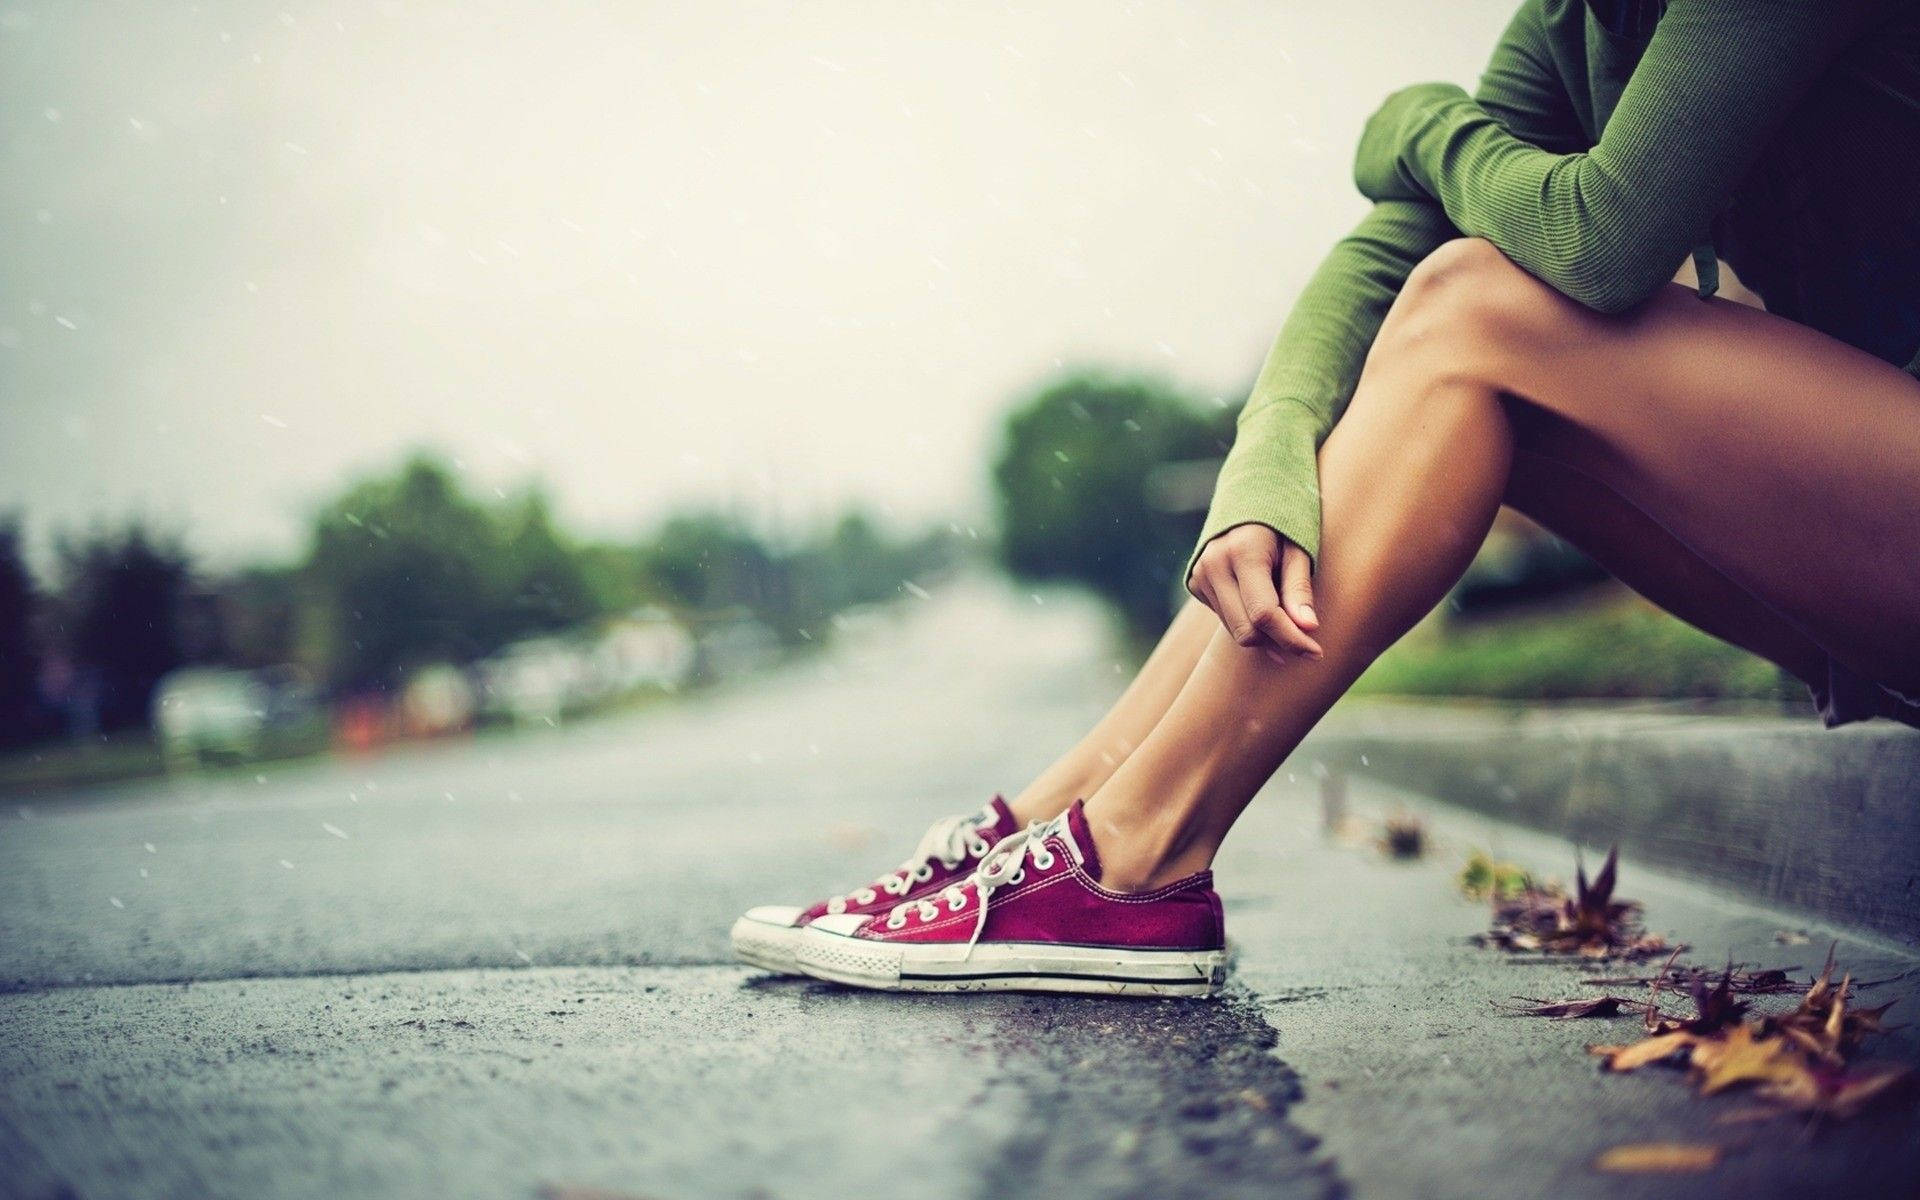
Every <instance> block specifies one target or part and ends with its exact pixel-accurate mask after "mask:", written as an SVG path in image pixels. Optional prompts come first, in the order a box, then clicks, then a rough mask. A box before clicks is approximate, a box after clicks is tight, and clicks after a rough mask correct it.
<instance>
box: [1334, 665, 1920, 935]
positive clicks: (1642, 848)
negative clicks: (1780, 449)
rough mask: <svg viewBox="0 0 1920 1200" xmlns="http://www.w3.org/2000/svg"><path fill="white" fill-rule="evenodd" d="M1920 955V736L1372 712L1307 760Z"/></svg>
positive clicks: (1693, 721) (1717, 719)
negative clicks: (1799, 912) (1867, 932)
mask: <svg viewBox="0 0 1920 1200" xmlns="http://www.w3.org/2000/svg"><path fill="white" fill-rule="evenodd" d="M1315 760H1318V761H1319V762H1321V763H1323V764H1324V765H1325V766H1326V768H1327V769H1329V770H1333V771H1349V772H1354V773H1358V774H1365V775H1370V776H1372V777H1375V778H1378V779H1382V780H1385V781H1387V782H1389V783H1392V784H1394V785H1396V786H1399V787H1403V788H1407V789H1409V790H1412V791H1416V792H1419V793H1421V794H1424V795H1428V796H1432V797H1435V798H1436V799H1440V800H1444V801H1447V802H1448V803H1451V804H1456V805H1460V806H1462V807H1465V808H1469V809H1473V810H1476V811H1479V812H1484V813H1487V814H1489V815H1491V816H1495V817H1498V818H1500V819H1501V820H1506V821H1513V822H1516V823H1518V824H1522V825H1528V826H1532V827H1534V828H1536V829H1541V830H1544V831H1546V832H1549V833H1555V834H1561V835H1564V836H1566V837H1568V838H1572V839H1574V840H1577V841H1580V842H1584V843H1587V844H1592V845H1608V844H1611V843H1615V842H1617V843H1619V845H1620V848H1621V853H1622V854H1624V855H1628V856H1630V857H1633V858H1637V859H1640V860H1643V861H1647V862H1654V863H1659V864H1660V865H1662V866H1665V867H1668V868H1670V869H1672V870H1675V871H1678V872H1681V873H1683V874H1688V875H1692V876H1694V877H1695V878H1698V879H1701V880H1704V881H1707V882H1710V883H1713V884H1716V885H1721V886H1725V887H1728V888H1731V889H1733V890H1735V891H1738V892H1741V893H1744V894H1745V895H1747V896H1750V897H1754V898H1758V899H1763V900H1767V901H1771V902H1775V903H1779V904H1784V905H1789V906H1792V907H1795V908H1800V909H1804V910H1809V911H1811V912H1815V913H1818V914H1820V915H1821V916H1823V917H1827V918H1829V919H1831V920H1834V921H1837V922H1840V923H1843V924H1847V925H1852V926H1856V927H1860V928H1864V929H1871V930H1874V931H1876V932H1878V933H1881V934H1885V935H1887V936H1890V937H1893V938H1895V939H1897V940H1899V941H1901V942H1904V943H1906V944H1909V945H1920V731H1916V730H1912V729H1908V728H1906V727H1904V726H1899V725H1894V724H1892V723H1890V722H1885V721H1873V722H1868V723H1866V724H1863V725H1852V726H1848V727H1846V728H1843V729H1838V730H1827V729H1823V728H1822V727H1821V726H1820V725H1819V724H1818V722H1816V721H1813V720H1809V719H1806V718H1787V717H1780V716H1761V715H1753V713H1752V710H1751V709H1748V710H1746V711H1745V712H1739V711H1728V710H1725V709H1717V708H1713V707H1701V706H1696V705H1630V706H1610V707H1598V706H1579V707H1562V706H1553V705H1548V706H1538V705H1530V706H1527V707H1524V708H1520V707H1508V706H1504V705H1483V704H1473V703H1461V704H1415V703H1404V702H1393V701H1367V702H1355V703H1353V704H1350V705H1345V706H1342V707H1341V708H1340V709H1339V710H1338V711H1337V712H1336V713H1335V714H1334V716H1333V717H1331V718H1330V719H1329V720H1328V721H1327V722H1326V723H1324V724H1323V726H1322V727H1321V729H1320V730H1319V731H1317V732H1316V733H1315V734H1314V736H1313V737H1312V738H1311V739H1310V740H1309V741H1308V742H1307V744H1306V745H1305V746H1303V747H1302V749H1301V751H1300V754H1299V761H1309V762H1311V761H1315Z"/></svg>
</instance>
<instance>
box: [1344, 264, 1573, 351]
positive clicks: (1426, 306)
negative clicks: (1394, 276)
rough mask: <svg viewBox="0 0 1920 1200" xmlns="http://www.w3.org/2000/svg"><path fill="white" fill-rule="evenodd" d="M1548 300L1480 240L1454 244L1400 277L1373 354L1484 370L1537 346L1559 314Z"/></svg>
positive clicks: (1539, 286) (1539, 285)
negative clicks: (1401, 282) (1403, 278)
mask: <svg viewBox="0 0 1920 1200" xmlns="http://www.w3.org/2000/svg"><path fill="white" fill-rule="evenodd" d="M1553 300H1555V296H1553V290H1551V288H1549V286H1548V284H1544V282H1540V280H1538V278H1534V276H1532V275H1526V271H1523V269H1521V267H1517V265H1515V263H1513V259H1509V257H1507V255H1505V253H1501V252H1500V248H1496V246H1494V244H1492V242H1488V240H1486V238H1455V240H1452V242H1444V244H1442V246H1438V248H1436V250H1434V252H1432V253H1428V255H1427V257H1425V259H1421V263H1419V265H1417V267H1415V269H1413V273H1411V275H1407V282H1405V284H1404V286H1402V288H1400V296H1398V298H1396V300H1394V307H1392V309H1390V311H1388V315H1386V323H1384V324H1382V326H1380V342H1379V349H1380V351H1382V353H1394V355H1417V357H1423V359H1438V361H1444V363H1446V365H1450V367H1453V369H1459V371H1469V372H1475V374H1478V372H1482V371H1492V369H1496V367H1498V363H1500V361H1501V357H1505V355H1511V353H1517V351H1526V348H1528V346H1530V344H1540V334H1544V332H1546V323H1549V321H1553V319H1555V315H1557V311H1559V307H1561V305H1557V303H1553Z"/></svg>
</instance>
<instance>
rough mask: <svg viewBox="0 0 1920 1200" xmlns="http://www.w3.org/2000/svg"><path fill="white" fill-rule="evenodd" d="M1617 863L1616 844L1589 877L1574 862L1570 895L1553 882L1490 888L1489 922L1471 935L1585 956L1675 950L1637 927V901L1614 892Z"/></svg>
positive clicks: (1489, 942) (1502, 944)
mask: <svg viewBox="0 0 1920 1200" xmlns="http://www.w3.org/2000/svg"><path fill="white" fill-rule="evenodd" d="M1619 863H1620V851H1619V849H1618V847H1616V848H1615V849H1613V850H1612V851H1610V852H1608V854H1607V861H1606V863H1605V864H1604V865H1603V866H1602V867H1601V868H1600V873H1599V874H1597V875H1595V876H1594V877H1593V879H1592V880H1591V881H1589V880H1588V879H1587V872H1586V868H1585V867H1584V866H1577V867H1576V868H1575V874H1574V893H1573V894H1572V895H1568V894H1567V891H1566V889H1565V888H1563V887H1560V886H1558V885H1557V884H1547V885H1534V884H1531V883H1529V884H1528V885H1527V886H1525V887H1522V888H1520V889H1519V890H1518V891H1515V892H1501V891H1499V890H1494V891H1493V893H1492V898H1493V923H1492V925H1491V927H1489V928H1488V930H1487V932H1485V933H1483V934H1480V935H1479V936H1478V937H1477V938H1476V939H1475V940H1476V941H1478V942H1479V943H1480V944H1481V945H1483V946H1495V947H1498V948H1499V949H1502V950H1510V951H1515V952H1533V951H1539V952H1541V953H1544V954H1564V955H1569V956H1572V957H1576V958H1589V959H1626V960H1628V961H1637V960H1639V959H1645V958H1652V957H1653V956H1655V955H1658V954H1665V953H1668V952H1670V951H1673V950H1674V949H1676V948H1675V947H1673V946H1671V945H1669V944H1668V943H1667V941H1666V939H1664V938H1661V937H1658V936H1656V935H1653V934H1649V933H1647V932H1646V931H1645V930H1644V929H1642V928H1641V927H1640V905H1639V904H1638V903H1636V902H1634V901H1632V900H1615V899H1614V898H1613V887H1614V883H1615V881H1616V879H1617V878H1618V872H1619ZM1472 867H1473V864H1469V870H1470V871H1471V870H1472ZM1465 881H1466V878H1465V877H1463V883H1464V882H1465Z"/></svg>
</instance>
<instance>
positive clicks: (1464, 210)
mask: <svg viewBox="0 0 1920 1200" xmlns="http://www.w3.org/2000/svg"><path fill="white" fill-rule="evenodd" d="M1872 7H1873V4H1872V3H1871V0H1831V2H1829V3H1824V4H1814V3H1810V2H1809V0H1672V3H1671V4H1670V5H1669V6H1668V8H1667V10H1666V12H1665V14H1664V15H1663V16H1662V17H1661V18H1660V21H1659V24H1658V25H1657V26H1656V27H1655V29H1654V32H1653V37H1652V39H1651V41H1649V43H1648V45H1647V47H1646V50H1645V52H1644V53H1643V54H1642V55H1641V57H1640V61H1639V63H1638V65H1637V66H1635V68H1634V69H1633V73H1632V76H1631V77H1630V78H1629V79H1628V80H1627V83H1626V87H1625V88H1624V90H1622V92H1621V93H1620V100H1619V103H1618V105H1617V106H1616V107H1615V108H1614V111H1613V113H1612V115H1611V116H1610V117H1609V118H1608V119H1607V121H1606V127H1605V129H1604V131H1603V132H1602V134H1601V136H1600V138H1599V141H1598V142H1597V143H1596V144H1595V145H1593V146H1592V147H1591V148H1590V149H1585V150H1576V151H1573V152H1556V151H1555V150H1553V149H1551V148H1542V147H1541V146H1538V145H1533V144H1529V143H1528V142H1527V141H1526V140H1523V139H1521V138H1518V137H1515V136H1514V135H1513V134H1512V133H1511V132H1510V131H1508V130H1507V129H1504V128H1502V125H1501V122H1500V120H1499V119H1498V116H1497V114H1495V113H1492V112H1491V111H1489V110H1488V109H1487V108H1486V106H1485V105H1484V104H1483V103H1477V102H1476V101H1474V100H1472V99H1469V98H1468V97H1467V96H1466V94H1465V93H1463V92H1462V91H1461V90H1460V89H1459V88H1457V87H1454V86H1452V85H1451V84H1421V85H1418V86H1416V87H1412V88H1408V89H1406V90H1404V91H1401V92H1397V93H1395V94H1394V95H1393V96H1392V97H1390V98H1389V99H1388V100H1387V102H1386V104H1385V105H1384V106H1383V107H1382V108H1381V109H1380V111H1379V112H1378V113H1377V114H1375V116H1374V117H1373V119H1372V120H1370V121H1369V122H1368V124H1367V128H1366V132H1365V134H1364V135H1363V136H1362V138H1361V141H1360V150H1359V153H1358V155H1357V157H1356V159H1355V163H1354V177H1355V182H1356V183H1357V184H1358V185H1359V186H1360V190H1361V192H1362V193H1364V194H1366V195H1367V196H1369V197H1371V198H1374V199H1381V198H1400V199H1405V198H1410V197H1414V196H1426V197H1432V198H1434V199H1436V200H1438V201H1439V202H1440V203H1441V205H1442V206H1443V207H1445V209H1446V212H1447V215H1448V217H1449V218H1451V220H1452V221H1453V224H1454V225H1455V226H1457V227H1458V228H1459V229H1460V230H1461V231H1463V232H1465V233H1468V234H1472V235H1475V236H1479V237H1484V238H1486V239H1488V240H1489V241H1491V242H1492V243H1493V244H1494V245H1496V246H1498V247H1500V249H1501V250H1502V251H1504V252H1505V253H1506V255H1507V256H1508V257H1509V258H1511V259H1513V260H1514V261H1515V262H1516V263H1518V264H1520V265H1521V266H1522V267H1524V268H1526V269H1527V270H1528V271H1530V272H1532V273H1533V274H1534V275H1536V276H1538V277H1539V278H1541V279H1543V280H1545V281H1546V282H1548V283H1550V284H1552V285H1553V286H1554V287H1555V288H1556V289H1557V290H1559V291H1560V292H1562V293H1564V294H1565V295H1567V296H1569V297H1571V298H1573V299H1574V300H1577V301H1579V302H1580V303H1582V304H1585V305H1587V306H1588V307H1590V308H1593V309H1596V310H1598V311H1601V312H1619V311H1622V310H1624V309H1626V308H1630V307H1632V306H1633V305H1634V304H1637V303H1639V302H1640V301H1641V300H1644V299H1646V298H1647V297H1648V296H1650V295H1652V294H1653V292H1654V291H1655V290H1656V289H1658V288H1659V287H1660V286H1661V285H1662V284H1664V283H1666V282H1667V281H1668V280H1670V279H1672V278H1673V274H1674V271H1675V270H1676V269H1677V268H1678V267H1679V265H1680V263H1681V260H1682V259H1684V258H1685V257H1686V254H1687V252H1688V251H1689V250H1691V249H1693V248H1694V247H1695V246H1698V245H1700V244H1702V243H1704V242H1705V241H1707V240H1708V237H1709V231H1710V226H1711V223H1712V220H1713V217H1714V215H1715V213H1717V212H1718V210H1719V209H1720V207H1721V206H1722V205H1723V204H1724V203H1725V202H1726V200H1727V198H1728V197H1729V196H1730V194H1731V193H1732V191H1733V189H1734V188H1735V187H1736V186H1737V185H1738V184H1739V182H1740V180H1741V178H1742V177H1743V176H1744V175H1745V174H1746V172H1747V170H1748V169H1749V168H1750V167H1751V165H1752V163H1753V160H1754V158H1755V156H1756V155H1757V154H1758V153H1759V151H1760V149H1761V148H1762V147H1763V146H1764V145H1765V144H1766V141H1767V139H1768V138H1769V137H1770V136H1771V135H1772V133H1773V132H1774V130H1775V129H1776V128H1777V127H1778V126H1779V124H1780V122H1781V121H1782V120H1783V119H1784V118H1785V117H1786V115H1787V114H1788V113H1790V112H1791V111H1792V109H1793V108H1794V106H1795V105H1796V104H1797V103H1798V102H1799V100H1800V98H1801V97H1802V95H1804V94H1805V92H1806V90H1807V88H1808V87H1809V86H1810V85H1811V84H1812V83H1813V82H1814V81H1815V80H1816V79H1818V78H1819V77H1820V75H1821V74H1822V73H1823V72H1824V71H1825V70H1826V69H1827V68H1828V66H1829V65H1830V64H1831V63H1832V61H1833V59H1834V57H1835V56H1836V55H1837V54H1838V53H1839V52H1840V50H1841V49H1843V48H1844V47H1845V46H1846V45H1847V44H1848V43H1849V42H1851V41H1852V40H1853V39H1854V38H1856V37H1857V36H1858V35H1859V32H1860V30H1861V28H1862V26H1863V23H1864V21H1865V19H1866V17H1867V16H1868V13H1869V10H1870V9H1871V8H1872ZM1593 36H1596V37H1598V36H1604V35H1602V34H1599V33H1596V34H1594V35H1593Z"/></svg>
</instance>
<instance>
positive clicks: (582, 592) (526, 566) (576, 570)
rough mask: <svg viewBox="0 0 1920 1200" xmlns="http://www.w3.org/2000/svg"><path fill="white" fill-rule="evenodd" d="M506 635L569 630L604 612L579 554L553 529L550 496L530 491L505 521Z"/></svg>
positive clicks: (503, 530)
mask: <svg viewBox="0 0 1920 1200" xmlns="http://www.w3.org/2000/svg"><path fill="white" fill-rule="evenodd" d="M501 523H502V525H503V529H502V543H503V546H502V548H503V550H504V552H505V559H504V561H503V563H502V566H503V569H504V578H503V580H502V583H503V584H504V585H505V589H506V596H505V600H506V603H507V608H506V612H505V613H504V614H503V620H504V624H505V629H504V633H506V634H507V635H508V636H512V637H520V636H524V635H526V634H529V633H541V632H545V631H548V630H553V629H565V628H567V627H569V626H573V625H578V624H581V623H582V622H585V621H587V620H589V619H590V618H592V617H595V616H598V615H599V614H600V613H601V612H602V611H604V610H603V609H602V608H601V606H600V601H599V598H598V597H597V596H596V595H595V594H594V587H593V583H592V581H591V580H589V578H588V576H587V571H586V566H585V563H584V561H583V559H582V556H581V554H580V552H579V551H578V550H576V549H575V548H574V546H573V545H572V543H571V542H570V541H568V540H567V539H566V538H565V537H563V536H562V535H561V533H560V532H559V530H557V529H555V528H554V524H553V510H552V506H551V505H550V504H549V503H548V501H547V497H546V494H545V493H544V492H542V491H540V490H539V489H537V488H536V489H532V490H529V491H528V492H527V493H526V494H525V495H524V496H522V497H521V498H520V499H519V500H518V501H516V502H514V503H513V504H511V505H510V506H509V507H508V509H507V511H506V512H505V513H503V514H502V516H501Z"/></svg>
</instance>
